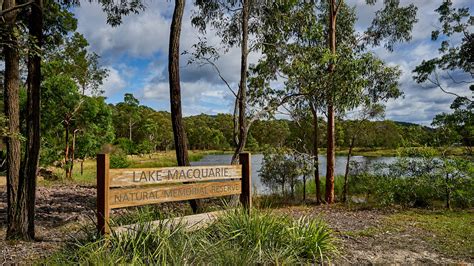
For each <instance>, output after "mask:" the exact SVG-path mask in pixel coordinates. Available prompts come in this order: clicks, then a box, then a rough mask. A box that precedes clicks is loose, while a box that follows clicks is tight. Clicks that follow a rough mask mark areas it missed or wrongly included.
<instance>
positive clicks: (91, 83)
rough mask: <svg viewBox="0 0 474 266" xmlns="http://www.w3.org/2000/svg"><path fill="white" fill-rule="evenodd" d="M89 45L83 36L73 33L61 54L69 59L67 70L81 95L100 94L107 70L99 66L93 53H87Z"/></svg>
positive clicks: (96, 56)
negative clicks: (88, 93) (77, 85)
mask: <svg viewBox="0 0 474 266" xmlns="http://www.w3.org/2000/svg"><path fill="white" fill-rule="evenodd" d="M88 46H89V43H88V42H87V40H86V39H85V38H84V36H83V35H82V34H80V33H78V32H75V33H74V34H73V35H72V37H71V38H69V39H68V40H67V42H66V45H65V47H64V49H63V52H62V53H61V56H65V57H67V58H68V59H69V63H68V64H67V69H66V71H68V72H69V73H71V75H72V78H73V79H74V80H75V81H76V82H77V83H78V84H79V87H80V89H81V90H82V95H85V93H86V91H89V92H90V93H91V94H92V95H99V94H102V93H103V91H100V90H99V87H100V86H101V85H102V81H103V80H104V79H105V78H106V77H107V75H108V73H107V72H108V70H107V69H105V68H103V67H101V66H100V64H99V58H100V57H99V56H98V55H97V54H96V53H94V52H92V53H91V52H88V51H87V47H88Z"/></svg>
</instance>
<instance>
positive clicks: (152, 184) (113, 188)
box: [97, 153, 252, 234]
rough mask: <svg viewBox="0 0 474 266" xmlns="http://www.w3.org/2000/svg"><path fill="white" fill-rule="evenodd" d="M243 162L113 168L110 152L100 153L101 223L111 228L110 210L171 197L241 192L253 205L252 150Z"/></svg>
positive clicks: (245, 202) (245, 203) (242, 156)
mask: <svg viewBox="0 0 474 266" xmlns="http://www.w3.org/2000/svg"><path fill="white" fill-rule="evenodd" d="M239 160H240V165H218V166H186V167H162V168H137V169H109V164H110V161H109V155H108V154H98V155H97V227H98V230H99V232H100V233H102V234H107V233H109V231H110V228H109V217H110V210H111V209H116V208H124V207H130V206H141V205H147V204H157V203H163V202H171V201H182V200H191V199H203V198H211V197H221V196H228V195H239V194H240V202H241V203H242V205H243V206H244V207H245V208H247V209H250V207H251V202H252V201H251V176H250V173H251V165H250V153H242V154H240V157H239Z"/></svg>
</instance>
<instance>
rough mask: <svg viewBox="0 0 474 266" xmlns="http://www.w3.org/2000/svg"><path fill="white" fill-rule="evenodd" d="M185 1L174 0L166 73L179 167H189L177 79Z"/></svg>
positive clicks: (193, 205) (195, 208) (194, 205)
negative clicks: (167, 75)
mask: <svg viewBox="0 0 474 266" xmlns="http://www.w3.org/2000/svg"><path fill="white" fill-rule="evenodd" d="M184 4H185V0H175V7H174V12H173V20H172V21H171V29H170V45H169V55H168V71H169V83H170V103H171V122H172V125H173V135H174V146H175V149H176V159H177V160H178V165H179V166H187V165H189V158H188V148H187V146H186V145H187V138H186V132H185V131H184V125H183V114H182V111H181V86H180V78H179V42H180V36H181V22H182V19H183V12H184ZM190 204H191V208H192V209H193V212H194V213H196V212H197V211H198V209H199V202H198V201H197V200H191V201H190Z"/></svg>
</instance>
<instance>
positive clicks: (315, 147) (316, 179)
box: [311, 106, 322, 204]
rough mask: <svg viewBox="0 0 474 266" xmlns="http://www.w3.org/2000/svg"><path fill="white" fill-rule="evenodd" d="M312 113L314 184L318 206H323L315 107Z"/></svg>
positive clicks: (312, 107) (317, 123)
mask: <svg viewBox="0 0 474 266" xmlns="http://www.w3.org/2000/svg"><path fill="white" fill-rule="evenodd" d="M311 113H312V114H313V130H314V138H313V157H314V182H315V183H316V204H321V202H322V196H321V180H320V178H319V157H318V155H319V121H318V111H317V110H316V108H315V107H314V106H311Z"/></svg>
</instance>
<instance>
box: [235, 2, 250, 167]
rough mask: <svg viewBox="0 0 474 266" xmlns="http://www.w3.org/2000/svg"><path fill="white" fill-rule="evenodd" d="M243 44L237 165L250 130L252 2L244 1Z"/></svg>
mask: <svg viewBox="0 0 474 266" xmlns="http://www.w3.org/2000/svg"><path fill="white" fill-rule="evenodd" d="M242 5H243V6H242V42H241V46H240V50H241V55H240V83H239V93H238V94H237V100H238V108H239V127H238V129H239V134H238V135H239V139H238V143H237V148H236V149H235V152H234V155H233V156H232V161H231V163H232V164H236V163H237V161H238V159H239V154H240V153H241V152H243V151H244V149H245V144H246V143H247V136H248V128H247V117H246V111H247V57H248V38H249V13H250V0H243V1H242Z"/></svg>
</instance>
